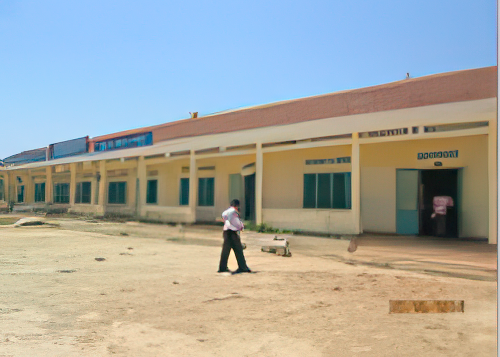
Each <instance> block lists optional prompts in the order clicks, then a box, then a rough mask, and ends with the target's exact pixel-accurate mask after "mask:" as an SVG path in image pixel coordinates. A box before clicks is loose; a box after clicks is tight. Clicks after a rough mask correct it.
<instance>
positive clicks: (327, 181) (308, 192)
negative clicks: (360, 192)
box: [302, 172, 352, 209]
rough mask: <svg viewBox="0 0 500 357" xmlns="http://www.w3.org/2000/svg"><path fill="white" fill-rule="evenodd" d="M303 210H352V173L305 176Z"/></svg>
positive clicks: (311, 174)
mask: <svg viewBox="0 0 500 357" xmlns="http://www.w3.org/2000/svg"><path fill="white" fill-rule="evenodd" d="M303 192H304V194H303V205H302V207H303V208H313V209H351V207H352V202H351V173H350V172H331V173H310V174H309V173H308V174H304V191H303Z"/></svg>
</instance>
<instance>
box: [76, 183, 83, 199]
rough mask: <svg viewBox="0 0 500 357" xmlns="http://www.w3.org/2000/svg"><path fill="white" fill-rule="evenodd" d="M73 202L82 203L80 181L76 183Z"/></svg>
mask: <svg viewBox="0 0 500 357" xmlns="http://www.w3.org/2000/svg"><path fill="white" fill-rule="evenodd" d="M75 191H76V192H75V203H82V183H81V182H79V183H77V184H76V190H75Z"/></svg>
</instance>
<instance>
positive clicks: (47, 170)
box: [45, 166, 53, 203]
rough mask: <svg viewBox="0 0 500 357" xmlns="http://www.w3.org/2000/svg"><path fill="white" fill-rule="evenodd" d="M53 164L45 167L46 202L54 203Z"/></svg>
mask: <svg viewBox="0 0 500 357" xmlns="http://www.w3.org/2000/svg"><path fill="white" fill-rule="evenodd" d="M52 190H53V183H52V166H49V167H47V168H45V203H52V201H53V198H52Z"/></svg>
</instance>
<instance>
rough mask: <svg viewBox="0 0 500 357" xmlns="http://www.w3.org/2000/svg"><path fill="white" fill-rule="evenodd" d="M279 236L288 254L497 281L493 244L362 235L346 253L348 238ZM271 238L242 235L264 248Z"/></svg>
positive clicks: (268, 235)
mask: <svg viewBox="0 0 500 357" xmlns="http://www.w3.org/2000/svg"><path fill="white" fill-rule="evenodd" d="M279 236H280V237H286V238H287V239H288V241H289V243H290V250H291V252H292V254H293V253H299V254H305V255H309V256H317V257H321V258H325V259H335V260H338V261H342V262H345V263H346V264H351V265H368V266H376V267H380V268H387V269H402V270H411V271H416V272H421V273H426V274H434V275H442V276H451V277H458V278H465V279H473V280H486V281H497V245H494V244H488V243H486V242H482V241H465V240H459V239H444V238H442V239H441V238H434V237H416V236H396V235H394V236H390V235H370V234H363V235H361V236H359V237H357V238H356V242H357V245H358V247H357V250H356V251H355V252H353V253H349V252H348V251H347V247H348V246H349V240H348V239H334V238H320V237H311V236H295V235H279ZM273 237H274V235H273V234H258V233H255V232H244V234H243V240H244V241H245V242H247V244H249V243H250V244H262V245H265V243H266V242H269V241H270V240H272V238H273Z"/></svg>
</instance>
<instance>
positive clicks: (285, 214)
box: [262, 145, 356, 234]
mask: <svg viewBox="0 0 500 357" xmlns="http://www.w3.org/2000/svg"><path fill="white" fill-rule="evenodd" d="M351 153H352V152H351V146H350V145H341V146H330V147H321V148H310V149H297V150H287V151H281V152H272V153H265V154H264V169H263V184H262V186H263V188H262V190H263V198H262V199H263V204H262V205H263V210H262V214H263V222H264V223H266V224H268V225H270V226H272V227H274V228H281V229H296V230H303V231H310V232H323V233H335V234H352V233H353V232H354V231H355V225H356V223H355V222H354V214H353V212H352V210H350V209H310V208H307V209H304V208H303V196H304V192H303V189H304V174H306V173H331V172H351V164H350V163H342V164H322V165H306V160H321V159H334V158H339V157H350V156H351Z"/></svg>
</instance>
